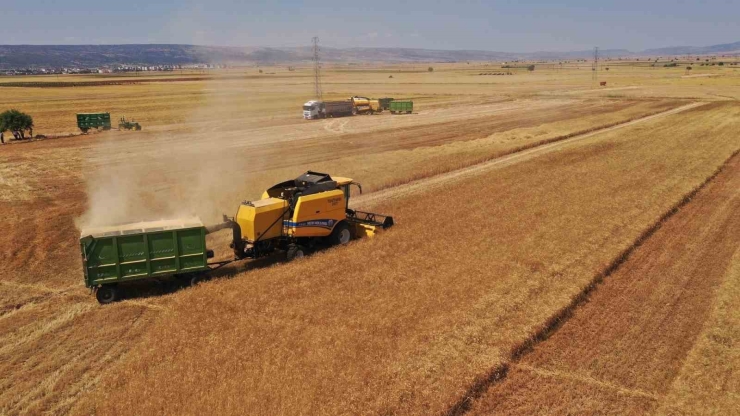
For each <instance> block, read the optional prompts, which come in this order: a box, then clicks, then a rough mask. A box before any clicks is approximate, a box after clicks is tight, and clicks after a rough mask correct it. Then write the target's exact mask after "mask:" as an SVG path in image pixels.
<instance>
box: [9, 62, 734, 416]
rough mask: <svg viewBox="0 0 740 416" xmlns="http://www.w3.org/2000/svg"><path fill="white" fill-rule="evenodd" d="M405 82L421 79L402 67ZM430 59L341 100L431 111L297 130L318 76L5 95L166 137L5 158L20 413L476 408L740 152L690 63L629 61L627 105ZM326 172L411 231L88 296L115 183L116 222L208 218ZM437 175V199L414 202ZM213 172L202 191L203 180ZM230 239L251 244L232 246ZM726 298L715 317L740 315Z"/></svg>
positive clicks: (51, 120) (25, 151) (61, 127)
mask: <svg viewBox="0 0 740 416" xmlns="http://www.w3.org/2000/svg"><path fill="white" fill-rule="evenodd" d="M472 66H473V65H471V67H472ZM472 69H474V68H472ZM388 70H391V71H395V70H397V71H398V72H399V75H397V76H395V77H394V79H392V80H388V79H387V74H388V72H385V71H388ZM424 70H425V68H423V69H422V68H416V69H415V68H413V67H390V68H383V69H382V70H377V71H376V70H367V71H340V70H337V71H336V72H335V73H331V72H329V73H328V76H327V79H331V80H333V81H330V82H327V85H326V86H325V88H326V89H327V90H328V91H329V93H330V94H333V95H334V96H336V97H345V96H349V95H354V94H367V95H375V96H386V95H390V96H394V95H395V96H404V97H412V98H414V99H415V101H416V102H417V106H418V108H419V111H418V114H414V115H413V116H408V117H407V116H399V117H392V116H390V115H378V116H368V117H354V118H348V119H336V120H322V121H315V122H308V121H303V120H300V119H299V118H298V117H299V114H300V112H299V108H300V104H301V103H302V101H304V100H305V98H306V97H308V96H310V89H311V85H310V77H309V76H308V74H305V73H301V71H300V70H299V71H296V72H297V73H292V74H288V73H287V72H286V73H283V74H279V76H277V77H273V78H269V77H249V78H247V77H245V78H244V79H240V78H236V77H233V76H232V75H233V74H229V76H226V77H223V78H222V79H215V80H214V79H208V80H203V81H192V80H187V81H181V82H166V83H149V84H146V85H144V84H135V85H115V86H90V87H84V88H12V89H10V88H7V89H2V88H0V91H2V92H6V91H11V90H12V92H13V94H14V95H17V96H19V97H22V99H19V103H20V104H19V105H18V107H19V108H20V109H22V110H26V111H30V112H31V113H32V114H33V115H34V116H35V117H36V120H37V123H38V125H39V127H38V129H39V132H40V133H46V132H47V130H48V132H51V133H64V132H72V131H73V130H74V113H75V112H78V111H79V112H82V111H98V110H101V109H105V110H109V111H112V112H113V117H114V118H115V117H117V116H118V115H119V113H120V115H123V114H124V113H125V115H127V116H133V117H135V118H137V120H140V121H142V123H143V124H144V126H145V130H144V131H143V132H139V133H124V132H109V133H102V134H98V135H90V136H83V137H73V138H65V139H58V140H46V141H38V142H34V143H26V144H17V145H11V146H3V147H1V148H0V209H2V212H3V218H2V224H3V228H4V232H3V233H2V235H1V236H0V239H1V240H0V260H1V261H0V276H2V277H1V278H0V294H1V296H0V413H9V414H16V413H22V414H23V413H26V414H35V413H41V412H53V413H68V412H70V411H71V412H72V413H85V414H89V413H91V412H94V413H100V414H107V413H121V414H129V413H132V412H135V413H146V412H151V413H169V414H176V413H185V414H187V413H191V414H195V413H213V412H218V413H240V414H241V413H263V414H281V413H282V414H296V413H304V414H307V413H326V414H336V413H365V414H376V413H399V414H418V413H439V412H445V411H447V410H450V409H454V408H455V404H456V403H460V401H461V400H463V398H464V397H465V396H466V395H470V392H471V391H470V390H471V386H476V385H479V384H480V383H479V382H478V381H479V380H483V379H485V378H486V377H487V376H488V375H489V374H490V372H491V371H493V370H495V369H496V368H499V366H501V365H503V364H505V363H507V362H509V361H510V351H511V349H512V348H514V347H516V346H517V345H520V344H521V343H523V342H525V341H526V339H527V338H528V337H529V336H530V335H531V334H533V333H534V332H535V331H537V329H538V328H540V327H541V325H543V323H544V322H546V320H547V319H548V318H549V317H551V316H553V314H555V313H556V312H557V311H558V310H560V309H561V308H563V307H564V306H565V305H567V304H568V303H569V302H570V299H571V298H572V297H573V296H576V295H577V294H578V293H579V292H580V291H581V290H582V289H583V287H584V286H585V285H587V284H588V282H590V281H592V279H593V278H594V276H596V275H597V274H598V273H599V272H600V271H602V270H603V269H604V268H605V267H606V266H607V265H608V264H610V262H612V261H613V260H614V258H615V256H617V255H618V254H619V253H620V252H621V251H623V250H624V249H625V248H626V247H629V246H630V245H631V244H632V243H633V242H634V240H635V239H636V238H637V237H638V236H639V235H640V234H641V233H642V232H643V231H644V230H645V229H646V228H648V227H650V225H651V224H652V223H653V222H654V221H656V220H657V219H658V218H660V216H661V215H662V214H664V213H665V211H666V210H668V209H669V208H670V207H671V206H673V205H674V204H675V203H676V202H677V201H679V200H680V199H681V198H682V196H683V195H684V194H686V193H687V192H689V191H690V190H691V189H692V188H693V187H695V186H697V185H698V184H699V183H701V182H702V181H703V180H704V179H705V178H706V177H707V176H709V175H711V173H712V172H713V171H714V170H715V169H716V168H717V167H718V166H719V165H720V164H722V162H723V161H724V160H725V159H726V158H727V157H728V156H729V155H730V154H731V153H732V152H733V151H735V150H737V149H738V148H740V142H739V141H738V138H737V135H736V134H735V133H734V132H735V131H737V128H738V122H739V121H738V120H740V107H738V106H737V105H736V104H734V103H733V102H731V101H724V102H720V101H717V102H710V101H714V100H718V99H719V98H718V97H715V96H712V95H711V94H712V93H713V91H715V90H722V91H723V94H724V95H728V96H732V95H737V92H738V89H737V88H736V87H735V88H732V87H729V86H728V85H729V84H728V79H730V78H732V77H731V75H732V74H731V73H723V76H722V77H712V78H707V79H702V80H701V82H706V83H708V84H711V85H710V86H707V87H706V88H704V89H703V90H702V91H703V92H702V93H701V94H697V93H696V92H695V91H696V90H695V89H694V87H693V86H691V85H684V84H683V83H684V82H686V81H688V82H691V83H694V82H698V81H697V80H691V79H689V80H682V79H680V77H679V76H678V74H679V73H678V72H676V71H664V72H662V74H663V75H662V77H661V76H659V75H658V74H656V72H655V71H652V72H648V71H646V70H645V71H644V72H639V71H638V72H634V71H633V72H631V73H626V72H625V73H622V74H619V72H618V71H614V72H613V73H611V74H609V76H615V78H614V79H613V80H612V81H613V82H616V83H621V82H624V83H626V84H630V85H628V86H630V87H629V88H625V89H623V90H620V91H619V92H620V94H623V95H624V96H621V97H609V96H608V95H609V94H612V93H611V92H606V91H603V92H599V91H597V90H595V89H594V88H593V87H591V86H590V85H591V84H590V74H586V73H585V72H583V71H582V70H581V71H580V72H578V71H576V70H573V71H551V72H542V73H537V74H533V75H529V76H528V75H523V74H520V75H515V76H510V77H501V78H498V79H495V80H491V79H492V78H496V77H486V81H485V82H481V79H480V78H474V77H470V75H469V74H468V73H467V72H466V71H468V68H461V67H459V66H458V67H455V66H449V67H446V66H442V67H441V68H439V69H438V71H437V72H435V73H434V74H427V73H424ZM479 72H480V71H479ZM378 77H380V78H378ZM90 79H95V78H94V77H90ZM489 80H491V81H489ZM618 85H619V84H618ZM735 85H736V83H735ZM656 86H660V88H659V89H655V88H657V87H656ZM617 87H618V86H617ZM633 87H634V88H633ZM685 87H686V88H685ZM684 88H685V89H684ZM682 92H683V93H682ZM697 98H699V100H697ZM689 99H690V100H689ZM697 101H706V103H705V104H703V105H701V106H699V107H696V108H693V109H685V110H684V111H681V112H680V113H677V114H673V115H665V116H662V117H659V118H655V119H651V120H648V121H641V122H639V123H638V124H635V125H631V126H627V127H623V128H621V129H619V130H614V131H610V132H604V133H602V134H596V135H593V136H590V137H588V138H586V139H584V140H582V141H578V142H574V143H572V144H566V145H564V146H562V147H558V148H553V149H552V150H550V151H548V152H547V153H542V154H540V155H538V156H537V157H536V158H534V157H532V158H526V159H524V158H523V159H521V160H519V161H518V162H517V163H507V164H502V165H501V166H499V167H496V168H495V169H486V170H482V171H481V172H480V173H479V174H476V175H472V176H471V175H468V176H466V177H465V178H464V180H462V179H461V178H457V179H455V177H454V175H451V176H449V181H448V182H449V185H447V186H445V187H443V188H440V187H439V186H434V187H428V188H425V186H424V179H423V178H425V177H428V176H430V175H434V174H440V173H444V172H448V171H451V170H454V169H456V168H459V167H464V166H469V165H473V164H475V163H479V162H481V161H486V160H490V159H493V158H496V157H499V156H501V155H504V154H508V153H511V152H515V151H517V150H520V149H523V148H528V147H531V146H536V145H538V144H540V143H544V142H552V141H554V140H561V139H565V138H567V137H570V136H573V135H577V134H579V133H585V132H589V131H598V130H599V129H602V128H606V127H608V126H612V125H615V124H620V123H625V122H627V121H629V120H635V119H640V118H641V117H645V116H647V115H650V114H656V113H660V112H663V111H666V110H670V109H675V108H678V107H680V106H684V105H686V104H687V103H691V102H697ZM103 107H104V108H103ZM563 143H566V142H563ZM306 169H315V170H324V171H328V172H331V173H334V174H340V175H347V176H351V177H354V178H355V179H357V180H359V181H361V182H362V183H363V184H364V185H366V186H365V188H366V189H368V190H380V189H385V191H384V193H383V194H384V195H386V196H384V197H383V199H377V198H376V199H373V198H372V197H371V196H372V194H370V195H368V198H366V199H365V200H364V202H363V199H358V203H359V204H361V205H359V206H358V207H360V208H368V209H371V208H372V209H374V210H376V211H379V212H385V213H390V214H393V215H394V216H395V217H396V219H397V222H398V223H399V225H398V226H397V227H396V228H395V229H393V230H391V231H390V232H388V233H386V234H385V235H384V236H382V237H380V238H377V239H374V240H371V241H358V242H355V243H353V244H351V245H350V246H349V247H346V248H342V249H337V250H330V251H328V252H325V253H321V254H318V255H316V256H313V257H311V258H308V259H305V260H304V261H300V262H296V263H294V264H290V265H278V266H275V267H270V268H266V269H255V270H250V271H247V272H243V271H242V270H243V265H240V266H239V267H238V268H237V269H234V270H233V273H235V277H234V278H233V279H221V280H216V281H213V282H211V283H208V284H205V285H202V286H200V287H198V288H196V289H193V290H184V291H178V292H175V293H173V294H168V295H161V296H157V295H158V294H160V293H162V292H161V290H160V289H158V288H157V287H145V288H143V291H142V295H141V296H139V297H136V295H134V296H131V297H129V298H128V299H127V300H124V301H122V302H119V303H117V304H114V305H111V306H108V307H104V308H101V307H99V306H98V305H97V304H95V301H94V299H93V298H92V297H91V296H89V294H88V293H87V292H86V291H85V290H84V288H83V287H82V282H81V270H80V265H79V257H78V256H79V253H78V248H77V238H78V231H77V228H76V225H75V222H76V221H77V222H78V223H79V222H80V221H87V220H91V218H90V217H89V212H88V213H86V211H89V210H91V209H92V208H94V207H96V206H97V204H99V203H100V201H101V196H102V200H103V201H108V200H110V201H113V202H114V203H115V204H113V205H116V206H117V205H122V206H124V208H125V209H123V210H120V209H118V208H120V206H118V207H114V206H107V205H105V204H104V205H103V208H104V209H103V212H104V213H105V214H107V215H109V218H115V217H116V215H121V216H122V217H121V218H124V217H131V216H134V217H136V216H145V215H148V214H151V213H156V214H157V215H160V216H167V215H171V214H173V213H176V212H177V209H175V208H180V207H183V206H184V207H186V208H188V209H191V208H192V209H193V210H195V211H196V212H197V213H198V214H200V215H202V216H203V217H204V218H206V219H209V218H215V217H216V216H217V215H218V214H220V213H221V212H226V213H231V212H232V211H233V209H234V207H235V206H236V204H238V202H239V201H241V200H243V199H245V198H247V199H249V198H251V197H256V196H258V195H259V193H260V191H261V189H263V188H264V187H266V186H269V185H271V184H272V183H274V182H277V181H279V180H283V179H285V178H289V177H293V176H295V175H296V174H297V173H299V172H301V171H304V170H306ZM416 179H421V180H420V181H419V182H417V183H414V186H413V192H408V190H404V191H403V192H397V193H394V188H393V186H395V185H398V184H402V183H406V182H409V181H411V180H416ZM437 180H438V182H439V178H437ZM194 181H195V182H197V184H198V186H196V187H194V188H193V187H190V188H188V190H189V191H192V189H196V192H195V193H194V194H188V193H186V192H184V191H183V186H182V185H183V184H184V183H186V184H192V183H193V182H194ZM399 189H400V188H399ZM379 195H380V194H379ZM122 196H123V197H125V198H122ZM172 201H175V204H173V202H172ZM204 201H205V203H204ZM173 205H175V208H173ZM95 219H99V218H95ZM6 226H7V227H6ZM5 230H7V231H5ZM707 238H710V237H707ZM210 241H211V243H212V244H213V245H214V247H215V248H216V250H217V251H219V250H220V251H221V252H222V253H226V255H228V252H227V251H226V250H227V248H226V247H225V243H226V238H225V237H223V236H222V235H217V236H215V237H214V238H212V239H211V240H210ZM723 241H724V240H723ZM727 244H730V243H727ZM728 302H732V298H729V299H726V300H725V304H730V305H731V303H728ZM705 306H706V305H705ZM723 308H724V309H720V310H721V311H724V312H722V313H718V314H713V315H712V316H713V317H714V318H712V319H713V321H711V322H716V327H717V328H721V325H727V322H732V319H733V318H734V315H732V313H730V312H728V309H727V308H728V306H724V307H723ZM715 315H716V316H715ZM707 322H710V321H707ZM707 325H708V324H707ZM718 330H720V331H723V332H722V333H721V335H720V336H722V337H726V339H730V340H733V339H735V338H733V336H734V335H733V333H732V332H731V330H730V329H718ZM697 339H704V338H701V337H700V338H697ZM707 339H708V341H705V343H704V344H701V345H700V344H697V347H696V348H695V350H696V352H694V353H693V355H692V356H693V357H694V358H693V363H689V364H687V366H688V365H693V366H698V365H703V364H704V363H706V362H707V361H709V362H710V363H711V362H712V361H711V357H708V354H709V353H708V351H712V352H714V351H716V350H717V348H718V346H717V345H715V344H713V343H712V340H713V339H714V338H707ZM723 339H725V338H723ZM543 345H544V344H543ZM700 346H701V349H700V348H699V347H700ZM692 351H693V350H692ZM723 357H727V359H728V360H731V359H733V357H734V356H733V355H732V354H731V353H730V352H727V353H724V355H723ZM736 358H737V357H735V359H736ZM605 359H606V358H605ZM674 364H675V363H674ZM675 365H681V363H679V364H675ZM714 365H715V366H716V369H717V371H721V370H722V368H723V367H722V365H721V364H719V363H714ZM690 368H691V367H686V369H687V370H686V375H685V376H682V377H680V378H678V380H681V383H683V384H681V385H679V384H678V383H677V384H676V387H675V388H674V389H673V390H675V392H676V393H675V394H676V395H680V394H682V395H683V396H681V397H683V398H684V400H691V399H690V396H687V393H686V392H687V391H689V390H690V389H691V387H690V386H691V384H690V383H692V382H698V381H697V380H696V378H697V376H696V372H691V371H690ZM692 377H693V378H692ZM512 380H513V379H512ZM699 381H701V380H699ZM730 383H731V382H730ZM673 390H672V391H673ZM694 393H695V392H694ZM520 394H525V393H524V392H520ZM463 401H464V400H463ZM466 403H467V402H466ZM733 403H734V402H733V400H732V399H727V405H732V404H733ZM458 408H459V406H458ZM669 410H670V409H669Z"/></svg>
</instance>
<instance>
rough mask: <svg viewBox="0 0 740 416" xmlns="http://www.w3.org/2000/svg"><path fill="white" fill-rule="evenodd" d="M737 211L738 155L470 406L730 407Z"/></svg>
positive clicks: (562, 410)
mask: <svg viewBox="0 0 740 416" xmlns="http://www.w3.org/2000/svg"><path fill="white" fill-rule="evenodd" d="M738 213H740V156H735V157H734V158H733V159H732V160H731V161H730V162H729V163H728V164H727V165H726V166H725V168H724V169H723V170H722V172H720V174H719V175H718V176H717V178H716V179H715V180H713V181H712V182H711V183H709V184H708V185H707V186H706V187H705V188H704V189H702V190H701V191H700V192H699V194H698V195H697V196H696V197H695V198H694V199H693V200H692V201H691V203H690V204H687V205H686V206H685V207H683V208H682V209H681V210H680V211H679V212H678V213H676V214H675V215H674V216H673V217H672V218H670V219H669V220H668V221H666V223H665V224H663V226H662V227H661V228H660V229H659V230H658V231H657V232H656V233H655V235H654V236H652V237H651V238H650V239H648V240H647V241H646V242H645V244H644V245H642V246H640V247H639V248H638V249H637V250H636V251H635V252H634V254H633V255H632V256H631V257H630V258H629V260H627V262H626V263H625V264H624V265H622V266H621V267H620V269H619V271H617V272H616V273H615V274H614V275H612V276H609V278H608V279H607V280H605V282H604V283H603V285H601V286H600V287H599V288H598V289H597V290H596V291H595V292H594V293H593V296H591V297H590V298H589V299H588V303H586V304H584V305H583V307H581V308H578V309H576V310H575V312H574V313H573V314H572V316H571V317H570V318H569V319H568V320H567V322H566V323H565V324H564V325H563V326H562V327H561V328H560V329H558V330H557V331H556V332H555V333H554V334H553V335H552V337H550V338H549V339H547V340H546V341H544V342H542V343H541V344H540V345H537V346H536V347H535V348H534V349H533V351H532V352H531V353H529V354H526V355H525V356H524V357H523V358H522V359H521V360H519V361H517V362H516V363H515V364H514V365H512V366H511V369H510V370H509V373H508V375H507V377H506V381H504V382H502V383H500V384H498V385H496V386H494V387H492V388H491V389H490V390H489V391H488V392H487V393H486V395H485V396H484V397H483V398H481V399H480V400H479V402H477V403H476V404H475V411H474V412H472V414H481V415H482V414H523V415H530V414H538V413H542V414H552V413H558V414H574V413H586V414H594V413H622V414H644V413H648V412H649V413H653V412H654V413H658V414H702V413H707V412H708V411H709V412H711V413H716V414H732V413H734V411H735V410H737V406H738V402H737V397H733V394H734V393H733V392H735V393H736V392H738V391H740V378H738V377H737V374H734V375H733V373H732V370H731V369H732V366H734V365H737V363H738V355H737V352H736V348H733V342H734V340H737V334H738V327H737V312H736V310H737V309H736V308H737V307H738V300H739V299H740V292H738V279H740V268H739V266H740V264H739V263H738V262H739V261H740V214H738ZM733 309H734V310H733ZM523 391H526V392H527V393H526V394H522V392H523Z"/></svg>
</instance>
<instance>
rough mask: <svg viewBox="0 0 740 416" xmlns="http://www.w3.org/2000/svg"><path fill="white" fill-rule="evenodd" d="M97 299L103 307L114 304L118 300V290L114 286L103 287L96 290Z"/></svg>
mask: <svg viewBox="0 0 740 416" xmlns="http://www.w3.org/2000/svg"><path fill="white" fill-rule="evenodd" d="M95 299H97V300H98V302H99V303H100V304H101V305H107V304H109V303H113V302H115V301H116V299H118V288H117V287H115V286H113V285H102V286H100V287H98V288H97V290H95Z"/></svg>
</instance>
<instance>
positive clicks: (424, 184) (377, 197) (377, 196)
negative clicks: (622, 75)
mask: <svg viewBox="0 0 740 416" xmlns="http://www.w3.org/2000/svg"><path fill="white" fill-rule="evenodd" d="M705 104H706V103H691V104H687V105H684V106H681V107H678V108H675V109H672V110H668V111H664V112H662V113H659V114H654V115H651V116H647V117H642V118H639V119H637V120H633V121H630V122H627V123H622V124H618V125H616V126H612V127H607V128H603V129H599V130H596V131H593V132H590V133H585V134H581V135H578V136H575V137H571V138H568V139H564V140H560V141H557V142H554V143H550V144H545V145H542V146H537V147H534V148H532V149H529V150H524V151H521V152H516V153H513V154H511V155H509V156H503V157H500V158H496V159H494V160H491V161H489V162H485V163H479V164H476V165H474V166H470V167H467V168H463V169H458V170H455V171H453V172H449V173H444V174H441V175H437V176H433V177H431V178H425V179H421V180H418V181H414V182H411V183H408V184H405V185H400V186H397V187H394V188H390V189H385V190H382V191H379V192H374V193H372V194H368V195H364V196H360V197H357V198H355V199H354V201H353V204H355V205H360V204H362V205H372V204H373V202H375V201H382V200H387V199H389V198H397V197H401V196H406V195H409V194H413V193H417V192H423V191H427V190H429V189H430V188H438V187H440V186H447V185H448V184H449V183H450V182H453V181H457V180H462V179H464V178H466V177H470V176H471V175H479V174H481V173H484V172H487V171H490V170H493V169H498V168H502V167H505V166H509V165H512V164H514V163H518V162H523V161H525V160H530V159H533V158H535V157H538V156H542V155H545V154H548V153H552V152H554V151H559V150H562V149H564V148H566V147H567V146H569V145H572V144H574V143H577V142H579V141H582V140H585V139H588V138H591V137H593V136H596V135H598V134H603V133H608V132H611V131H615V130H618V129H622V128H625V127H630V126H634V125H636V124H640V123H644V122H647V121H650V120H655V119H657V118H661V117H665V116H669V115H673V114H677V113H680V112H683V111H686V110H690V109H692V108H696V107H698V106H701V105H705Z"/></svg>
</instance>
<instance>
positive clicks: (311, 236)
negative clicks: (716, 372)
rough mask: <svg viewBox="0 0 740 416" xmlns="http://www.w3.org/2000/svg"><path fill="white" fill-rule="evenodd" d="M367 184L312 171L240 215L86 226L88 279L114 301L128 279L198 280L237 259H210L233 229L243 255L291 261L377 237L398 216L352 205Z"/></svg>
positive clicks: (83, 242) (247, 204)
mask: <svg viewBox="0 0 740 416" xmlns="http://www.w3.org/2000/svg"><path fill="white" fill-rule="evenodd" d="M352 186H357V187H358V189H359V190H360V192H362V187H361V186H360V184H359V183H357V182H354V181H353V180H352V179H349V178H340V177H331V176H330V175H328V174H326V173H319V172H311V171H308V172H306V173H304V174H303V175H301V176H299V177H297V178H296V179H291V180H288V181H285V182H281V183H279V184H277V185H275V186H273V187H271V188H269V189H267V190H266V191H265V192H264V193H263V195H262V198H261V199H260V200H257V201H244V202H242V203H241V204H240V205H239V207H238V209H237V211H236V215H235V216H234V217H231V218H230V217H227V216H225V215H224V221H223V223H221V224H217V225H214V226H209V227H206V226H204V225H203V223H202V222H201V221H200V220H199V219H197V218H192V219H186V220H167V221H156V222H143V223H135V224H124V225H118V226H113V227H102V228H97V229H88V230H82V233H81V236H80V248H81V251H82V259H83V270H84V275H85V285H86V286H87V287H90V288H92V289H94V290H95V291H96V297H97V298H98V301H99V302H101V303H110V302H113V301H114V300H115V299H116V298H117V296H118V294H117V293H118V292H117V289H118V285H119V283H121V282H127V281H133V280H143V279H159V278H161V277H167V276H176V277H178V278H181V279H185V280H187V281H188V282H190V283H195V282H197V281H199V280H201V279H203V278H205V277H207V276H208V275H207V273H208V272H209V271H211V270H213V269H215V268H218V267H221V266H223V265H224V264H226V263H229V262H215V263H209V262H208V259H209V258H211V257H213V251H212V250H208V249H207V248H206V241H205V238H206V234H208V233H212V232H216V231H219V230H223V229H231V230H232V241H231V244H230V247H231V248H232V249H233V251H234V257H235V260H241V259H246V258H250V259H256V258H260V257H265V256H269V255H273V254H275V253H277V252H282V253H285V254H286V256H287V258H288V260H292V259H295V258H300V257H303V256H304V255H306V254H309V253H310V252H312V251H315V250H317V249H320V248H324V247H330V246H334V245H344V244H347V243H349V242H350V241H351V240H352V239H353V238H359V237H371V236H373V235H375V234H376V233H377V232H379V231H380V230H384V229H387V228H389V227H391V226H393V218H392V217H390V216H385V215H380V214H374V213H370V212H363V211H356V210H353V209H350V208H349V198H350V189H351V187H352Z"/></svg>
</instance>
